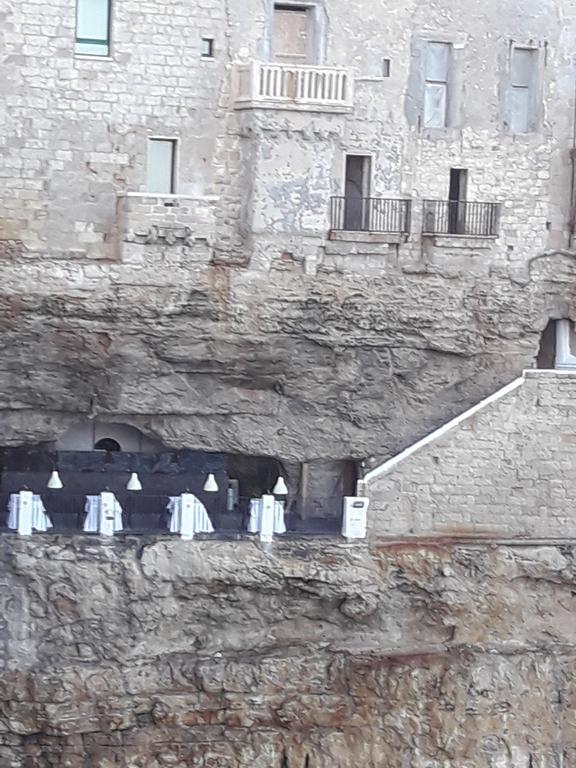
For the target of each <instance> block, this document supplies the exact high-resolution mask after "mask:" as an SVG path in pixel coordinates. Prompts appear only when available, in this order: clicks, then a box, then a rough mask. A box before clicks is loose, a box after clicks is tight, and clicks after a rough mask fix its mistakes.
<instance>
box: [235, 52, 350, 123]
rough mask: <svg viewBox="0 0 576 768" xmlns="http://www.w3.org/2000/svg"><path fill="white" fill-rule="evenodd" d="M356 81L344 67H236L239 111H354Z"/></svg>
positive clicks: (256, 63) (254, 64) (257, 64)
mask: <svg viewBox="0 0 576 768" xmlns="http://www.w3.org/2000/svg"><path fill="white" fill-rule="evenodd" d="M353 84H354V78H353V77H352V75H351V73H350V71H349V70H347V69H344V68H342V67H316V66H311V65H310V66H295V65H292V64H276V63H274V64H268V63H264V62H260V61H251V62H249V63H246V64H243V63H242V64H236V67H235V107H236V109H249V108H253V107H268V108H271V109H286V108H288V109H301V110H304V111H306V110H313V111H320V112H322V111H324V112H342V111H350V110H351V109H352V106H353V89H354V85H353Z"/></svg>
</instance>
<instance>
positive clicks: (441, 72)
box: [424, 43, 451, 128]
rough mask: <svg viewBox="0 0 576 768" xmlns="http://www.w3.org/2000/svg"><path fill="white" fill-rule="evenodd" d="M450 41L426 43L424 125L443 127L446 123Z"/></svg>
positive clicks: (427, 126)
mask: <svg viewBox="0 0 576 768" xmlns="http://www.w3.org/2000/svg"><path fill="white" fill-rule="evenodd" d="M450 49H451V45H450V43H428V44H427V45H426V57H425V63H424V66H425V84H424V127H425V128H444V127H445V126H446V123H447V108H448V76H449V70H450V53H451V50H450Z"/></svg>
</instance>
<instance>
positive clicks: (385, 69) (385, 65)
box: [382, 59, 390, 77]
mask: <svg viewBox="0 0 576 768" xmlns="http://www.w3.org/2000/svg"><path fill="white" fill-rule="evenodd" d="M382 77H390V59H382Z"/></svg>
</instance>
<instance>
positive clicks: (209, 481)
mask: <svg viewBox="0 0 576 768" xmlns="http://www.w3.org/2000/svg"><path fill="white" fill-rule="evenodd" d="M202 490H203V491H206V492H207V493H216V491H217V490H218V483H217V482H216V478H215V477H214V475H213V474H212V473H210V474H209V475H208V477H207V478H206V482H205V483H204V487H203V488H202Z"/></svg>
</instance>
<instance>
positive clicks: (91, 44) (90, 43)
mask: <svg viewBox="0 0 576 768" xmlns="http://www.w3.org/2000/svg"><path fill="white" fill-rule="evenodd" d="M75 50H76V53H86V54H89V55H91V56H108V55H109V53H110V0H77V4H76V47H75Z"/></svg>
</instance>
